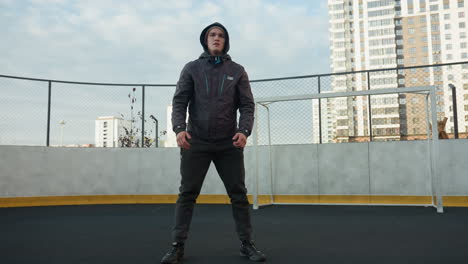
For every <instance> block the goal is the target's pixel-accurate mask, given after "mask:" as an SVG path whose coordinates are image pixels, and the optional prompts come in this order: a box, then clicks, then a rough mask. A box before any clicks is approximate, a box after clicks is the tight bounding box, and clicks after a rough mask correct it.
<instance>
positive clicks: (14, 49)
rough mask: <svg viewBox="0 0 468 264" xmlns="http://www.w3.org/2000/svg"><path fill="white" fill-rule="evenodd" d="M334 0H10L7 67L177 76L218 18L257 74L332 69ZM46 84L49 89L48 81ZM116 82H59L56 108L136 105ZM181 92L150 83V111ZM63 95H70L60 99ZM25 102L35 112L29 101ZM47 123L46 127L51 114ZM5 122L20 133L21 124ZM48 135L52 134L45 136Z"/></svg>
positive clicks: (116, 78)
mask: <svg viewBox="0 0 468 264" xmlns="http://www.w3.org/2000/svg"><path fill="white" fill-rule="evenodd" d="M326 8H327V6H326V2H325V1H324V0H322V1H320V2H319V1H293V2H289V1H288V2H283V1H266V0H265V1H262V0H239V1H230V0H220V1H210V0H201V1H190V0H178V1H163V0H159V1H153V0H144V1H143V0H142V1H133V2H130V1H124V0H100V1H91V0H80V1H58V0H57V1H53V0H50V1H46V0H31V1H29V2H27V1H10V0H8V1H7V0H0V24H1V25H2V27H0V34H1V35H2V41H1V42H0V49H1V50H2V51H4V53H2V58H1V59H0V74H6V75H19V76H28V77H37V78H46V79H59V80H70V81H83V82H111V83H165V84H175V83H176V82H177V79H178V77H179V74H180V71H181V69H182V67H183V66H184V64H185V63H187V62H188V61H191V60H194V59H196V58H197V57H198V56H199V55H200V53H201V52H202V48H201V46H200V43H199V34H200V32H201V30H202V29H203V28H204V27H205V26H206V25H208V24H210V23H212V22H215V21H218V22H221V23H223V24H224V25H225V26H226V27H227V28H228V30H229V34H230V40H231V50H230V54H231V56H232V57H233V59H234V61H236V62H238V63H240V64H242V65H243V66H244V67H245V68H246V70H247V72H248V73H249V77H250V78H251V79H260V78H274V77H284V76H293V75H305V74H314V73H324V72H329V64H330V63H329V40H328V14H327V9H326ZM14 83H16V82H14ZM4 84H5V80H2V79H0V85H4ZM27 85H28V84H26V86H27ZM37 85H38V86H40V87H42V88H44V89H45V88H46V85H47V84H46V83H38V84H37ZM278 85H284V87H290V86H287V84H278ZM65 87H67V89H68V90H67V89H65ZM278 87H279V86H278ZM284 87H283V86H281V88H282V89H284ZM107 88H109V89H106V88H104V87H83V86H76V85H68V86H64V85H57V84H54V90H53V91H54V96H53V100H55V101H54V107H55V108H54V109H53V110H54V111H53V112H54V118H55V119H57V120H61V119H66V120H67V121H68V124H67V126H68V127H69V128H72V127H73V124H74V118H75V119H77V120H78V119H79V118H77V117H75V116H69V115H68V114H69V113H68V112H75V113H80V111H82V112H83V114H84V112H86V114H87V116H86V118H88V119H90V120H91V121H92V119H93V118H94V117H95V116H98V115H101V114H102V113H104V111H105V113H106V115H109V114H112V111H114V112H116V111H126V108H124V109H123V110H122V106H121V105H119V102H120V100H121V99H122V98H124V97H122V96H120V95H119V94H118V92H117V89H110V88H114V87H107ZM127 88H128V87H125V88H123V89H124V90H125V89H127ZM61 90H63V91H61ZM284 90H285V89H284ZM13 91H14V93H15V94H14V95H13V96H16V97H19V98H21V96H22V95H21V94H19V93H20V92H21V91H22V90H21V89H13ZM41 91H46V90H42V89H41ZM125 91H126V90H125ZM16 93H18V94H16ZM57 93H59V94H57ZM109 93H112V94H109ZM172 93H173V88H170V89H169V88H168V89H165V88H164V89H149V90H148V91H147V96H149V97H150V98H151V100H152V101H151V104H149V105H148V106H147V107H148V109H147V110H148V111H147V112H148V113H153V114H155V115H157V116H164V117H165V111H166V106H167V104H168V103H169V102H170V97H171V95H172ZM91 95H94V96H91ZM124 95H125V94H124ZM90 96H91V97H90ZM74 98H76V99H74ZM83 98H85V99H83ZM86 98H87V99H86ZM93 98H94V99H93ZM99 98H102V99H99ZM59 99H63V102H66V105H64V106H63V107H59V106H58V105H56V103H57V102H56V101H57V100H59ZM0 100H7V102H8V100H9V99H8V98H1V97H0ZM73 100H75V101H73ZM93 100H95V101H96V100H97V101H96V102H95V103H97V104H102V107H104V108H105V109H109V110H102V111H101V110H99V111H101V112H102V113H101V112H99V111H98V110H97V109H98V108H97V107H95V106H93V107H91V106H87V105H86V104H85V103H84V102H85V101H86V102H88V101H89V102H91V101H93ZM99 100H102V101H99ZM10 101H11V100H10ZM101 102H102V103H101ZM23 105H27V104H26V103H25V104H23ZM79 105H82V107H81V108H79V107H78V106H79ZM113 106H115V108H114V107H113ZM99 109H100V108H99ZM116 109H117V110H116ZM23 110H24V111H25V112H27V111H28V108H27V107H26V106H25V107H24V108H23ZM31 111H33V112H34V111H36V109H32V108H31ZM67 111H68V112H67ZM2 113H3V115H4V117H5V118H6V119H8V118H9V116H11V114H13V113H12V112H11V111H10V110H9V109H7V108H5V111H2ZM80 118H81V119H82V117H80ZM164 119H165V118H162V120H161V126H162V127H165V120H164ZM8 120H13V119H8ZM55 121H56V120H55ZM55 121H53V122H55ZM56 123H57V122H55V123H54V124H56ZM91 123H93V122H91ZM76 126H77V127H76V129H70V130H71V131H73V130H76V131H77V132H76V133H79V132H78V131H79V130H80V129H83V128H82V126H80V125H78V124H76ZM11 127H13V126H11ZM86 129H87V130H89V129H91V128H86ZM32 130H35V128H32V127H31V131H32ZM37 130H38V131H39V132H38V133H42V132H43V124H42V123H41V124H39V125H38V126H37ZM54 131H55V130H54ZM54 131H53V133H56V132H57V131H55V132H54ZM91 131H93V130H92V129H91ZM4 132H5V135H7V134H8V133H10V134H11V135H15V134H16V132H15V131H13V130H12V131H10V132H8V131H6V130H5V131H4ZM70 133H71V132H70ZM75 136H76V137H78V135H75ZM19 140H20V141H21V139H19ZM28 140H29V139H28ZM38 140H39V141H38V142H39V144H42V141H43V137H41V138H39V139H38ZM90 142H92V138H91V139H90ZM88 143H89V142H88Z"/></svg>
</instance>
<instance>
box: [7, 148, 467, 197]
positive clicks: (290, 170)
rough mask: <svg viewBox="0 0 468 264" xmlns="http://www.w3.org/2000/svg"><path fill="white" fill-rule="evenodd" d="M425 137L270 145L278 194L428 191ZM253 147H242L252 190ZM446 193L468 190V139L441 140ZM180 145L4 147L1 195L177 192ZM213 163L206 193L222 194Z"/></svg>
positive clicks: (264, 164) (264, 176)
mask: <svg viewBox="0 0 468 264" xmlns="http://www.w3.org/2000/svg"><path fill="white" fill-rule="evenodd" d="M259 151H260V162H259V165H260V167H259V172H260V175H261V177H260V194H269V193H270V189H271V187H270V186H271V182H270V175H269V172H270V169H269V148H268V147H267V146H261V147H260V148H259ZM427 151H428V143H427V142H426V141H402V142H371V143H341V144H322V145H317V144H311V145H279V146H273V147H272V148H271V153H272V164H273V166H272V171H273V188H274V192H275V194H294V195H308V194H310V195H317V194H321V195H353V194H357V195H367V194H372V195H431V179H430V171H429V154H428V152H427ZM254 154H255V153H254V152H253V148H251V147H248V148H247V149H246V150H245V165H246V184H247V188H248V190H249V193H253V188H254V185H253V183H254V173H255V164H256V163H255V155H254ZM438 157H439V159H438V166H439V171H440V173H441V177H442V186H443V194H444V195H460V196H465V195H468V162H467V160H468V140H463V139H461V140H441V141H440V153H439V155H438ZM179 161H180V152H179V149H177V148H159V149H153V148H152V149H121V148H47V147H28V146H0V197H30V196H62V195H64V196H65V195H121V194H177V193H178V187H179V183H180V175H179ZM225 193H226V192H225V189H224V186H223V184H222V182H221V180H220V179H219V177H218V176H217V174H216V170H215V168H214V166H211V168H210V170H209V172H208V175H207V177H206V179H205V184H204V186H203V189H202V194H225Z"/></svg>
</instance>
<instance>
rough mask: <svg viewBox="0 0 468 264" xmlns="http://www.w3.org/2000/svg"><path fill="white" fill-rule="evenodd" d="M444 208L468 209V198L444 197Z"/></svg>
mask: <svg viewBox="0 0 468 264" xmlns="http://www.w3.org/2000/svg"><path fill="white" fill-rule="evenodd" d="M442 200H443V203H444V206H454V207H467V206H468V196H444V197H443V198H442Z"/></svg>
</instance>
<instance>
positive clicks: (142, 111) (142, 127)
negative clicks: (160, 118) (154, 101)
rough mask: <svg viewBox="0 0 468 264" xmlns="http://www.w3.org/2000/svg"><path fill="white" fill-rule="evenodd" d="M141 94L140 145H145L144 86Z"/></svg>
mask: <svg viewBox="0 0 468 264" xmlns="http://www.w3.org/2000/svg"><path fill="white" fill-rule="evenodd" d="M141 88H142V96H141V100H142V103H141V147H142V148H144V147H145V86H144V85H143V86H142V87H141Z"/></svg>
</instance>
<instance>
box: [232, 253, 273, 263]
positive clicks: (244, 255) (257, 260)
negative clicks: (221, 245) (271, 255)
mask: <svg viewBox="0 0 468 264" xmlns="http://www.w3.org/2000/svg"><path fill="white" fill-rule="evenodd" d="M239 255H241V257H247V258H248V259H250V260H252V261H255V262H265V261H266V259H253V258H251V257H249V256H248V255H246V254H244V253H242V252H240V253H239Z"/></svg>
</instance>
